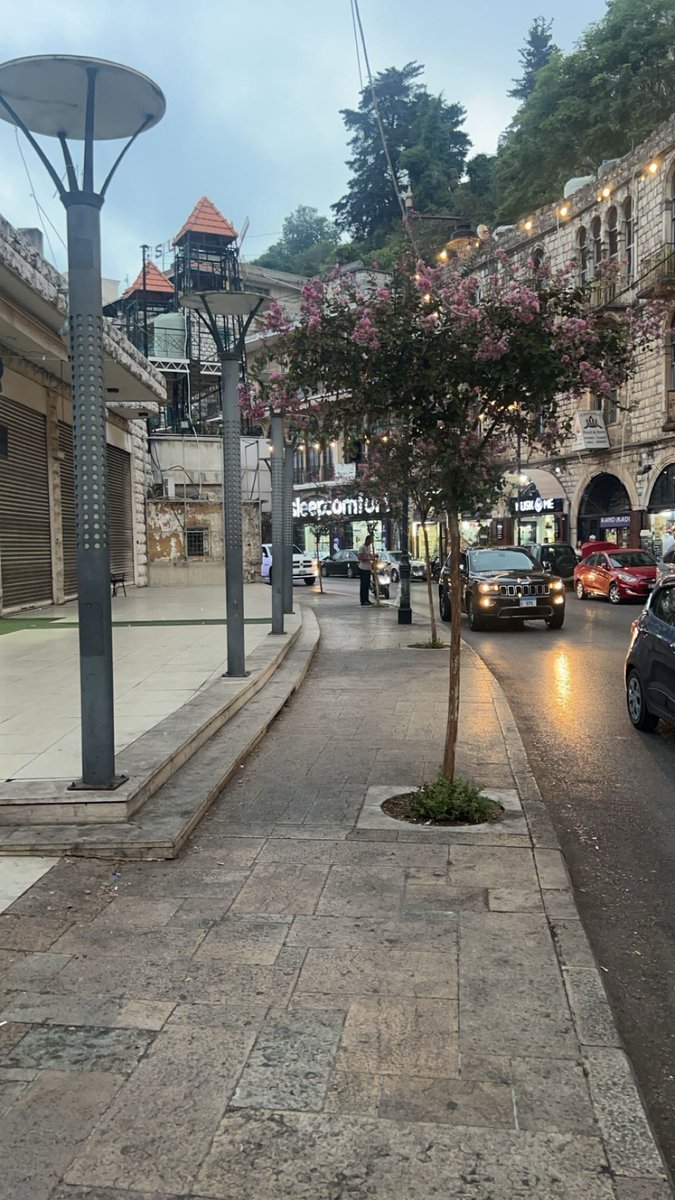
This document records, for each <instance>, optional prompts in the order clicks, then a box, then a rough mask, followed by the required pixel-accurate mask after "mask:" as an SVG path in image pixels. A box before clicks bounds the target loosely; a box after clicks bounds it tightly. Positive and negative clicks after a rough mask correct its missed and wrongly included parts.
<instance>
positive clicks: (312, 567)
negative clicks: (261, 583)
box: [260, 542, 316, 587]
mask: <svg viewBox="0 0 675 1200" xmlns="http://www.w3.org/2000/svg"><path fill="white" fill-rule="evenodd" d="M260 578H261V579H264V580H266V582H267V583H271V582H272V543H271V542H263V547H262V562H261V564H260ZM303 582H304V583H305V584H306V585H307V587H311V586H312V584H313V583H315V582H316V564H315V562H314V560H313V559H312V558H310V557H309V555H308V554H304V553H303V552H302V550H300V549H299V548H298V547H297V546H294V547H293V583H303Z"/></svg>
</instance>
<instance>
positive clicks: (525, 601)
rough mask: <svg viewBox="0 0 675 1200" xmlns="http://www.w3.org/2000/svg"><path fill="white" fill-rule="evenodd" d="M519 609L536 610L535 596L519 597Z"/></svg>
mask: <svg viewBox="0 0 675 1200" xmlns="http://www.w3.org/2000/svg"><path fill="white" fill-rule="evenodd" d="M520 607H521V608H536V607H537V597H536V596H521V597H520Z"/></svg>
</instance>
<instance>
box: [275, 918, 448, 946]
mask: <svg viewBox="0 0 675 1200" xmlns="http://www.w3.org/2000/svg"><path fill="white" fill-rule="evenodd" d="M286 945H287V946H306V947H309V946H313V947H316V948H320V949H321V948H322V949H331V948H332V949H336V950H369V949H373V950H377V949H382V950H386V949H390V950H402V949H404V948H406V947H407V948H409V949H411V950H439V951H440V952H441V953H444V954H454V953H455V951H456V946H457V918H456V917H455V916H454V915H452V914H447V913H435V912H428V913H427V912H425V913H423V914H422V915H417V914H414V915H413V914H409V913H402V914H401V915H400V917H399V918H398V919H397V920H394V919H390V920H387V919H386V918H382V917H296V918H295V920H294V922H293V924H292V926H291V928H290V931H289V934H288V937H287V939H286Z"/></svg>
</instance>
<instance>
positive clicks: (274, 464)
mask: <svg viewBox="0 0 675 1200" xmlns="http://www.w3.org/2000/svg"><path fill="white" fill-rule="evenodd" d="M270 438H271V442H272V457H271V460H270V472H271V475H272V633H276V634H282V633H284V632H285V630H284V571H283V562H284V541H285V538H284V418H283V415H282V414H281V413H275V412H273V413H272V419H271V421H270ZM275 563H276V564H277V565H276V567H275V565H274V564H275Z"/></svg>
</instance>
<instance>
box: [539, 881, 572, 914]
mask: <svg viewBox="0 0 675 1200" xmlns="http://www.w3.org/2000/svg"><path fill="white" fill-rule="evenodd" d="M541 895H542V899H543V901H544V908H545V910H546V916H547V917H548V919H549V921H558V920H574V918H575V917H576V916H578V910H577V905H576V901H575V899H574V896H573V894H572V892H570V891H553V890H551V889H546V890H545V891H543V892H542V894H541Z"/></svg>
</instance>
